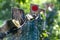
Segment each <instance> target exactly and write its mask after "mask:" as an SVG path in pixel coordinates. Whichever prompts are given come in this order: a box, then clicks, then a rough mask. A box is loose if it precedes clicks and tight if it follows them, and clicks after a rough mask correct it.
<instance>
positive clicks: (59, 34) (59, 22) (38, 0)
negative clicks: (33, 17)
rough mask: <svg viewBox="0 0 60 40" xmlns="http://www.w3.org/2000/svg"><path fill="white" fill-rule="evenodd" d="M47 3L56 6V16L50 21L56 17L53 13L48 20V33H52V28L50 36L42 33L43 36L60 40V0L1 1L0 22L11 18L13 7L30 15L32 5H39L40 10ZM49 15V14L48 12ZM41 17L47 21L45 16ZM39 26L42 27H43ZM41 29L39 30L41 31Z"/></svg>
mask: <svg viewBox="0 0 60 40" xmlns="http://www.w3.org/2000/svg"><path fill="white" fill-rule="evenodd" d="M46 1H47V2H51V3H53V4H54V7H55V9H56V15H55V16H54V17H53V22H52V21H50V19H52V17H51V16H53V15H54V14H53V13H52V14H51V16H49V19H48V20H49V21H48V20H47V22H48V25H47V28H46V31H47V32H50V30H51V29H50V27H52V31H51V34H50V36H49V35H48V34H46V32H42V34H43V35H44V37H47V36H48V37H49V38H50V40H60V0H44V1H43V0H0V20H1V19H3V20H6V19H10V18H11V7H19V8H20V9H23V10H24V12H25V14H27V13H30V4H31V3H33V4H38V5H39V7H40V8H44V5H43V3H44V2H46ZM47 13H49V12H48V11H47ZM41 16H42V18H43V20H45V19H46V18H45V16H44V14H41ZM1 24H2V21H0V25H1ZM51 24H52V26H51ZM39 26H40V27H42V26H41V25H39ZM40 27H39V29H41V28H40ZM40 32H41V30H40ZM42 34H41V35H42ZM41 35H40V36H41Z"/></svg>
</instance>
